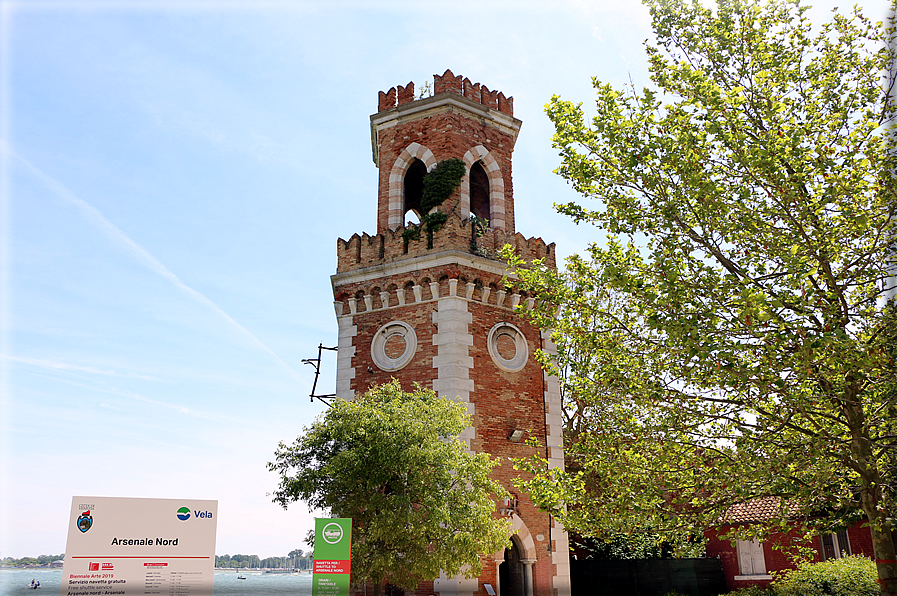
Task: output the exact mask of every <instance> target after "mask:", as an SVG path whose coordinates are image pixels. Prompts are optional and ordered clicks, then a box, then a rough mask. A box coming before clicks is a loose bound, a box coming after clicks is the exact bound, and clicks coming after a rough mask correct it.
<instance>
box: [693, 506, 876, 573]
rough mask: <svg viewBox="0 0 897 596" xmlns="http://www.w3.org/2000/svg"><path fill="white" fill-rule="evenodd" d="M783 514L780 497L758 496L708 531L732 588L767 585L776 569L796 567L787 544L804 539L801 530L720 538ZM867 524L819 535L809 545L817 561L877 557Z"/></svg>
mask: <svg viewBox="0 0 897 596" xmlns="http://www.w3.org/2000/svg"><path fill="white" fill-rule="evenodd" d="M779 513H780V512H779V500H778V499H776V498H766V499H754V500H752V501H749V502H747V503H742V504H741V505H737V506H736V507H733V508H732V509H731V510H730V512H729V515H728V516H727V518H728V523H726V524H725V525H722V526H720V527H719V528H714V529H712V530H707V531H706V532H704V536H705V537H706V538H707V540H708V542H707V556H708V557H719V558H720V560H721V561H722V564H723V573H725V576H726V584H727V586H728V588H729V590H734V589H736V588H745V587H748V586H753V585H759V586H767V585H769V583H770V582H772V579H773V578H772V575H771V573H772V572H773V571H783V570H786V569H794V568H795V565H794V563H793V562H792V561H791V559H790V558H789V557H788V554H787V550H788V549H787V547H789V546H792V545H795V544H798V543H801V542H803V541H802V539H801V535H800V533H799V532H798V531H797V530H793V531H790V532H788V533H779V534H774V535H773V536H772V537H771V538H770V539H769V540H767V541H765V542H760V541H758V540H752V541H747V540H738V541H736V542H735V544H734V545H733V543H732V541H731V540H729V539H721V538H720V536H722V535H725V534H726V533H727V532H728V531H729V530H730V529H731V528H733V527H737V526H744V525H750V524H754V523H759V522H764V521H769V520H771V519H776V518H777V517H778V515H779ZM865 523H866V522H865V521H863V522H857V523H855V524H853V525H852V526H850V527H849V528H847V529H845V530H842V531H839V532H834V533H827V534H822V535H820V536H816V537H815V538H814V539H813V540H811V541H810V542H809V544H808V545H809V546H811V547H812V548H813V549H814V550H815V551H816V556H815V561H816V562H820V561H825V560H828V559H837V558H840V557H844V556H847V555H863V556H866V557H869V558H871V559H874V558H875V557H874V556H873V553H872V534H871V533H870V532H869V528H868V527H865ZM803 544H805V545H806V544H807V543H806V542H803ZM778 547H785V548H784V549H780V548H778Z"/></svg>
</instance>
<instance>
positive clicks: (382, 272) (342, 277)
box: [330, 250, 514, 290]
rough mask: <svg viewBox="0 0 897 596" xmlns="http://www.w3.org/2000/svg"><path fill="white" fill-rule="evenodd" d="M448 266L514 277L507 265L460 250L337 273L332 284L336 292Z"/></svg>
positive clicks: (331, 278)
mask: <svg viewBox="0 0 897 596" xmlns="http://www.w3.org/2000/svg"><path fill="white" fill-rule="evenodd" d="M447 265H464V266H468V267H473V268H474V269H479V270H480V271H485V272H487V273H494V274H495V275H507V276H508V277H514V276H513V275H511V274H510V272H509V271H508V267H507V265H506V264H505V263H503V262H501V261H494V260H492V259H487V258H485V257H481V256H478V255H473V254H470V253H466V252H462V251H460V250H447V251H445V252H440V253H436V254H430V255H424V256H420V257H413V258H410V259H406V260H401V261H393V262H391V263H384V264H382V265H374V266H373V267H365V268H364V269H357V270H355V271H347V272H345V273H337V274H334V275H331V276H330V283H331V285H332V286H333V289H334V290H336V288H337V287H338V286H341V285H345V284H349V283H359V282H366V281H371V280H374V279H380V278H382V277H385V276H387V275H402V274H407V273H412V272H415V271H420V270H422V269H430V268H433V267H445V266H447Z"/></svg>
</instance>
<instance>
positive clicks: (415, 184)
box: [402, 159, 427, 223]
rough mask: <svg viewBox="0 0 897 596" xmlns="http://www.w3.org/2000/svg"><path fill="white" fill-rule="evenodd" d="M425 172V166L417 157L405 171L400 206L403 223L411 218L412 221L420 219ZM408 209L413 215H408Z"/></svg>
mask: <svg viewBox="0 0 897 596" xmlns="http://www.w3.org/2000/svg"><path fill="white" fill-rule="evenodd" d="M426 173H427V166H426V165H425V164H424V162H422V161H421V160H419V159H415V160H414V161H413V162H412V163H411V165H410V166H409V167H408V171H406V172H405V189H404V190H405V192H404V194H405V198H404V202H405V204H404V206H403V208H402V217H403V223H404V222H405V221H408V220H409V219H411V220H412V221H414V220H416V221H420V216H421V215H423V214H422V213H421V212H420V201H421V197H422V195H423V192H424V175H426ZM409 211H411V212H412V213H414V216H413V217H409V213H408V212H409Z"/></svg>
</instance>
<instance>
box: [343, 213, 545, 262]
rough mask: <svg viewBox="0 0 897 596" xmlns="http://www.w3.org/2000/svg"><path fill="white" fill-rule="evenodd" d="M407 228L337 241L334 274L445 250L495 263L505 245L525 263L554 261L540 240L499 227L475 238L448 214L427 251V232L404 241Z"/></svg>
mask: <svg viewBox="0 0 897 596" xmlns="http://www.w3.org/2000/svg"><path fill="white" fill-rule="evenodd" d="M405 230H406V228H398V229H396V230H386V232H385V233H383V234H377V235H375V236H370V235H368V234H367V233H365V234H362V235H360V236H359V235H358V234H353V235H352V237H350V238H349V239H348V240H343V239H342V238H340V239H338V240H337V241H336V252H337V273H345V272H347V271H356V270H358V269H364V268H366V267H373V266H376V265H384V264H387V263H392V262H395V261H400V260H407V259H411V258H414V257H419V256H424V255H430V254H436V253H439V252H443V251H446V250H458V251H463V252H469V253H471V254H476V255H480V256H484V257H486V258H490V259H496V260H498V259H499V257H498V252H499V251H500V250H501V249H502V247H503V246H505V245H506V244H510V245H511V246H512V247H513V248H514V251H515V252H516V253H517V254H518V255H519V256H520V257H521V258H523V259H524V260H526V261H532V260H534V259H544V262H545V265H547V266H548V267H551V268H555V267H556V266H557V264H556V262H555V246H554V243H553V242H552V243H551V244H546V243H545V241H544V240H542V239H541V238H526V237H524V236H523V234H519V233H509V232H505V231H504V230H503V229H501V228H497V229H491V228H490V229H486V230H480V232H481V234H482V235H479V236H477V235H476V231H475V230H474V226H473V225H472V223H471V221H470V220H469V219H468V218H462V217H458V216H457V215H455V214H450V215H449V216H448V219H447V220H446V222H445V225H444V226H443V227H442V228H441V229H440V230H439V231H437V232H436V233H434V234H433V246H432V248H428V242H427V236H426V232H425V231H424V230H423V229H421V230H420V235H419V237H418V238H409V239H408V241H407V242H406V240H405V238H404V237H403V232H404V231H405Z"/></svg>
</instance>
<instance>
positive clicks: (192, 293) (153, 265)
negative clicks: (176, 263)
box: [0, 139, 302, 381]
mask: <svg viewBox="0 0 897 596" xmlns="http://www.w3.org/2000/svg"><path fill="white" fill-rule="evenodd" d="M0 151H2V152H3V153H4V154H6V155H7V156H9V157H12V158H14V159H15V160H16V161H17V162H19V163H20V164H22V165H23V166H24V167H25V169H26V170H28V172H29V173H30V174H31V175H33V176H34V177H35V178H37V179H38V180H40V181H41V182H42V183H43V184H44V186H46V187H47V188H48V189H49V190H50V191H51V192H53V193H54V194H55V195H56V196H58V197H59V198H61V199H63V200H65V201H68V202H69V203H71V204H72V205H74V206H75V207H77V208H78V209H79V210H80V211H81V213H82V214H83V215H84V217H85V218H86V219H87V221H89V222H90V223H91V224H92V225H93V226H94V227H96V228H97V229H99V230H100V231H101V232H103V233H104V234H106V235H107V236H108V237H109V238H111V239H112V240H113V241H114V242H116V243H118V244H119V245H121V246H122V247H123V248H124V249H125V250H127V251H128V252H130V253H131V255H132V256H134V257H135V258H136V259H137V261H138V262H139V263H141V264H143V265H145V266H146V267H148V268H149V269H150V270H152V271H153V272H155V273H157V274H158V275H160V276H162V277H163V278H165V279H167V280H168V281H169V282H171V283H172V285H174V286H175V287H176V288H178V289H179V290H181V291H182V292H183V293H185V294H186V295H187V296H188V297H190V298H191V299H193V300H195V301H196V302H199V303H200V304H202V305H204V306H206V307H207V308H209V309H210V310H211V311H212V312H214V313H215V314H216V315H218V316H219V317H220V318H221V319H223V320H224V321H225V322H226V323H227V324H228V325H229V326H231V327H232V328H233V329H235V330H236V331H237V332H238V333H239V334H240V335H242V336H243V337H244V338H245V339H246V340H247V341H248V343H249V345H250V346H252V347H254V348H257V349H259V350H261V351H263V352H265V353H266V354H268V356H270V357H271V358H272V359H273V360H274V361H275V362H276V363H277V365H278V366H280V368H281V369H283V371H284V372H286V373H287V374H288V375H289V376H290V377H292V378H293V379H295V380H297V381H301V380H302V379H301V377H300V376H299V374H298V373H297V372H296V371H295V370H293V369H292V368H291V367H290V365H289V364H287V363H286V362H284V361H283V360H282V359H281V358H280V356H278V355H277V354H275V353H274V352H273V351H272V350H271V349H270V348H269V347H268V346H266V345H265V344H264V343H262V341H261V340H260V339H259V338H257V337H256V336H255V335H253V334H252V332H251V331H249V330H248V329H246V328H245V327H243V326H242V325H241V324H240V323H238V322H237V321H235V320H234V319H233V318H232V317H231V316H230V315H229V314H227V313H226V312H224V310H223V309H222V308H221V307H220V306H218V305H217V304H215V303H214V302H212V301H211V300H210V299H209V298H207V297H206V296H205V295H204V294H202V293H201V292H198V291H196V290H194V289H193V288H191V287H190V286H188V285H187V284H185V283H184V282H183V281H181V279H180V278H179V277H178V276H177V275H175V274H174V273H172V272H171V271H170V270H169V269H168V268H167V267H166V266H165V265H163V264H162V263H161V262H160V261H159V260H158V259H156V257H154V256H153V255H151V254H150V253H149V252H148V251H147V250H146V249H145V248H143V247H142V246H140V245H139V244H137V243H136V242H134V241H133V240H131V238H130V237H129V236H128V235H127V234H125V233H124V232H122V231H121V230H120V229H119V228H118V227H117V226H116V225H115V224H113V223H112V222H111V221H109V220H108V219H106V217H105V216H104V215H103V214H102V213H100V212H99V211H98V210H97V209H96V207H94V206H93V205H91V204H90V203H88V202H87V201H85V200H83V199H81V198H80V197H78V196H77V195H75V193H73V192H72V191H71V190H69V189H68V188H67V187H66V186H65V185H63V184H62V183H61V182H59V181H58V180H56V179H55V178H53V177H51V176H49V175H48V174H45V173H44V172H43V171H42V170H41V169H40V168H38V167H37V166H35V165H34V164H32V163H31V162H30V161H28V159H26V158H25V157H23V156H22V155H19V154H18V153H16V152H15V151H14V150H13V149H12V147H11V146H10V145H9V143H8V142H7V141H6V140H4V139H0Z"/></svg>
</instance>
